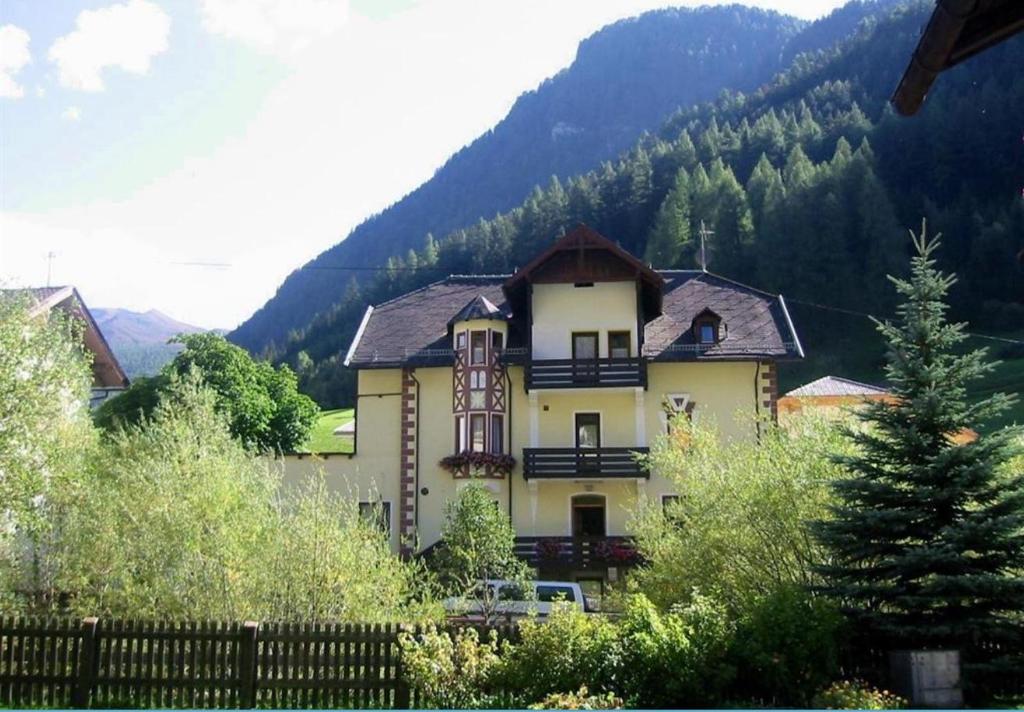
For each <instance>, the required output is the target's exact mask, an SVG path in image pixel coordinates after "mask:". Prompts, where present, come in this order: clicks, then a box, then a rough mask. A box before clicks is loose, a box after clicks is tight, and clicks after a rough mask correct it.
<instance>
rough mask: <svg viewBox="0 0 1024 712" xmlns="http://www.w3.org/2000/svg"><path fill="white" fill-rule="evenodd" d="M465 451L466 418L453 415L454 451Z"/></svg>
mask: <svg viewBox="0 0 1024 712" xmlns="http://www.w3.org/2000/svg"><path fill="white" fill-rule="evenodd" d="M465 451H466V418H465V416H462V415H456V416H455V452H465Z"/></svg>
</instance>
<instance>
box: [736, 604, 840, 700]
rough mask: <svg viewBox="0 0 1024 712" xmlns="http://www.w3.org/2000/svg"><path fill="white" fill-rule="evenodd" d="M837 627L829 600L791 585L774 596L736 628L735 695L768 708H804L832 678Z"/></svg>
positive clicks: (835, 665)
mask: <svg viewBox="0 0 1024 712" xmlns="http://www.w3.org/2000/svg"><path fill="white" fill-rule="evenodd" d="M842 626H843V618H842V616H841V615H840V613H839V612H838V611H837V610H836V609H835V607H834V606H833V605H831V604H830V603H829V602H828V601H825V600H822V599H820V598H814V597H812V596H810V595H809V594H808V593H807V592H806V591H804V590H803V589H800V588H797V587H796V586H782V587H780V588H778V589H777V590H775V591H773V592H772V593H771V594H770V595H768V596H766V597H765V598H763V599H761V600H760V601H758V602H757V603H756V604H755V605H754V606H753V607H752V608H751V610H750V611H748V612H747V613H746V614H745V615H743V616H742V617H741V618H740V620H739V621H738V623H737V631H736V638H735V642H734V645H733V649H732V653H731V658H732V659H733V661H735V664H736V667H737V671H738V673H739V674H738V676H737V679H738V681H739V686H738V689H737V693H738V694H740V695H742V696H743V697H744V698H745V699H750V700H757V701H758V702H760V703H764V704H771V705H773V706H780V705H781V706H806V705H807V704H808V703H809V702H810V699H811V696H812V694H813V692H814V691H815V690H819V689H821V687H822V686H824V685H826V684H827V683H828V682H829V681H830V680H834V679H835V677H836V674H837V672H838V670H839V643H840V634H841V628H842Z"/></svg>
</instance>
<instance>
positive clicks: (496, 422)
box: [489, 413, 505, 455]
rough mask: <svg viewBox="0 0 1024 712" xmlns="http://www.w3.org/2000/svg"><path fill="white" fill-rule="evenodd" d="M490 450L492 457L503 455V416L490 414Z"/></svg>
mask: <svg viewBox="0 0 1024 712" xmlns="http://www.w3.org/2000/svg"><path fill="white" fill-rule="evenodd" d="M490 435H491V437H490V438H489V440H490V446H491V447H490V450H489V452H490V453H491V454H492V455H503V454H505V416H504V415H503V414H501V413H491V433H490Z"/></svg>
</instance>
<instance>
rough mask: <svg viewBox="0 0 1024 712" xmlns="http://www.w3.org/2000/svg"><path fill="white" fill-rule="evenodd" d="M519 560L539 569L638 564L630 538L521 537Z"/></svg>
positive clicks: (519, 540)
mask: <svg viewBox="0 0 1024 712" xmlns="http://www.w3.org/2000/svg"><path fill="white" fill-rule="evenodd" d="M515 553H516V556H517V557H519V558H520V559H522V560H523V561H525V562H526V563H527V564H529V565H530V566H534V567H537V568H573V569H599V568H606V567H608V566H632V565H634V564H636V563H638V556H637V553H636V548H635V547H634V545H633V540H632V539H631V538H630V537H624V536H601V537H574V536H547V537H545V536H519V537H516V545H515Z"/></svg>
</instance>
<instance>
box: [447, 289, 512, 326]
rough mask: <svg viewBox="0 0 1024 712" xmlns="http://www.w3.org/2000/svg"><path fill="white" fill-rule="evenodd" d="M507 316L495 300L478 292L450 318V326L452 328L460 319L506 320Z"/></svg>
mask: <svg viewBox="0 0 1024 712" xmlns="http://www.w3.org/2000/svg"><path fill="white" fill-rule="evenodd" d="M506 318H507V317H506V315H505V313H504V312H502V311H501V309H498V307H496V306H494V302H492V301H491V300H490V299H488V298H487V297H485V296H484V295H482V294H478V295H476V296H475V297H473V298H472V299H470V300H469V301H468V302H466V306H464V307H462V309H459V311H458V312H457V313H456V314H455V316H453V317H452V318H451V319H449V320H448V327H449V328H451V327H452V326H454V325H455V324H457V323H459V322H460V321H472V320H473V319H497V320H499V321H504V320H505V319H506Z"/></svg>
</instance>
